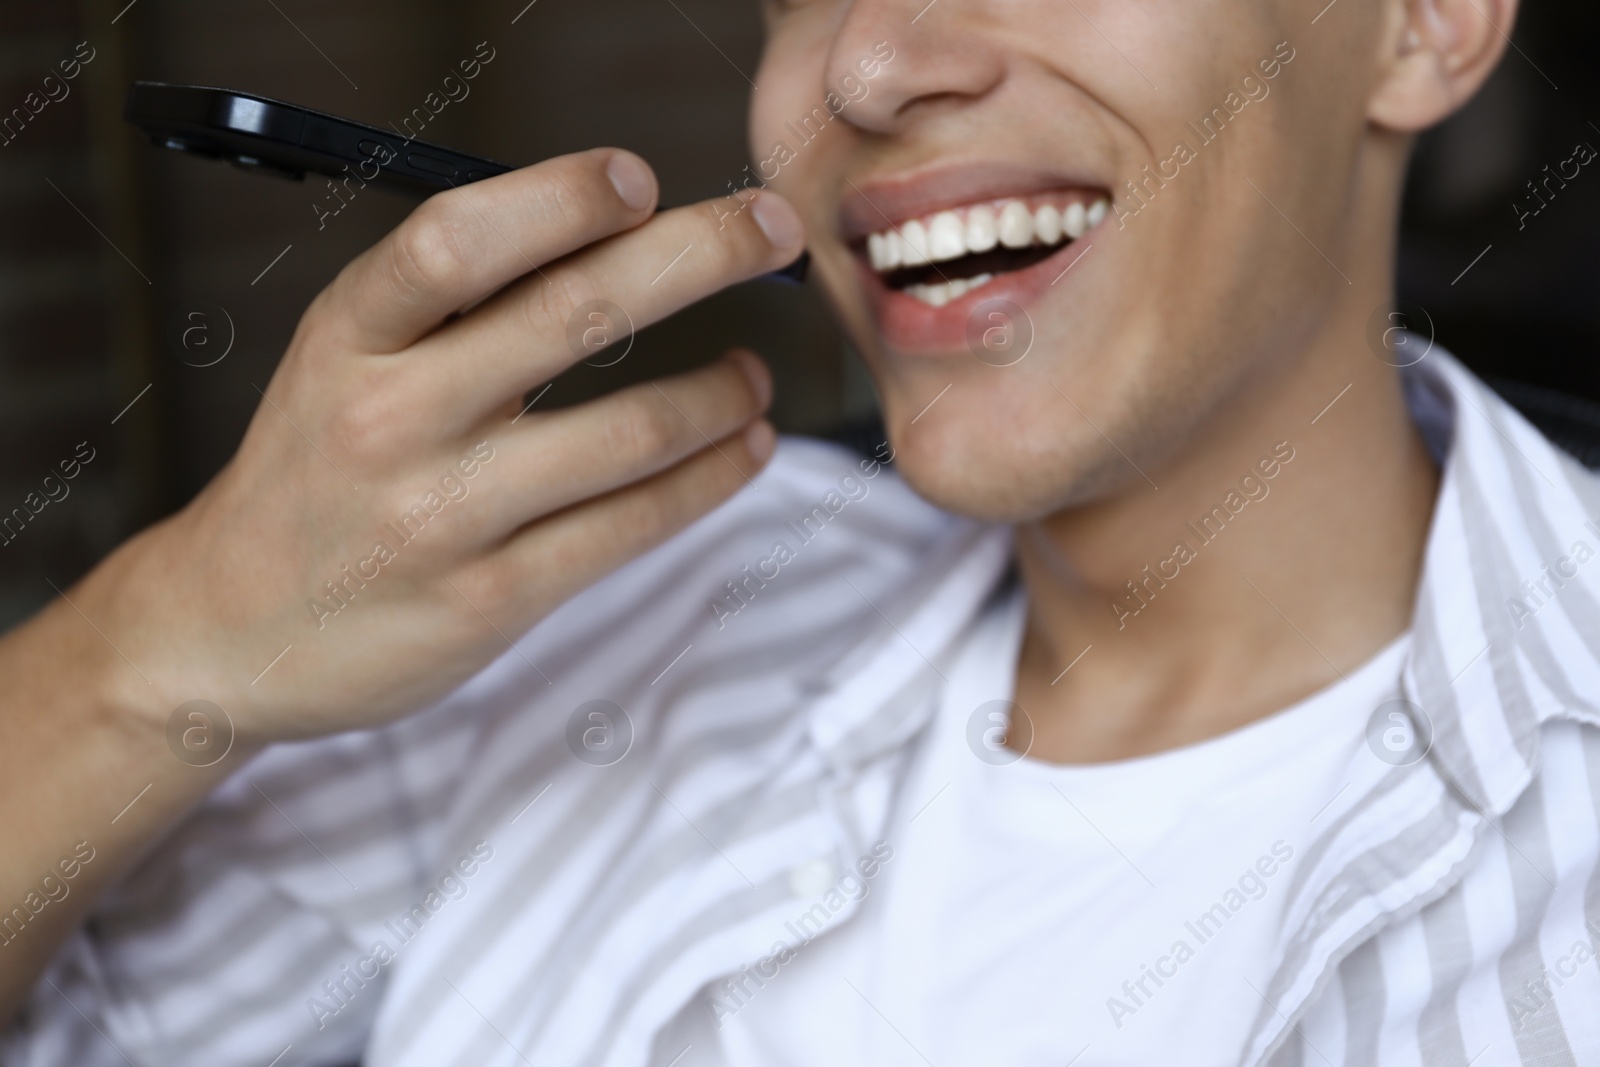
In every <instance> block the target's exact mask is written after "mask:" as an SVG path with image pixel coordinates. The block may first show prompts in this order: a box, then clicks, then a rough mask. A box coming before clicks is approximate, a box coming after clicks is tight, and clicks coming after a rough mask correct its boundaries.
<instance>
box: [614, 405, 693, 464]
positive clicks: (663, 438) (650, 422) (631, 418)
mask: <svg viewBox="0 0 1600 1067" xmlns="http://www.w3.org/2000/svg"><path fill="white" fill-rule="evenodd" d="M676 414H677V413H676V412H673V411H672V410H671V409H670V408H669V407H667V405H666V404H664V403H652V402H651V401H650V400H649V399H646V398H639V399H636V400H633V401H631V402H629V403H626V404H620V405H618V406H617V410H616V412H615V413H613V414H612V416H611V417H610V418H609V419H608V420H607V424H606V440H605V444H606V449H607V452H608V453H609V454H610V455H613V456H619V457H621V458H622V459H623V460H625V461H628V462H633V463H637V462H639V461H642V460H646V459H649V458H651V457H653V456H657V455H660V454H661V453H663V452H666V451H667V450H669V449H670V448H672V446H673V444H674V443H675V442H676V440H677V436H678V435H677V428H676V426H675V425H673V423H672V419H671V417H673V416H676Z"/></svg>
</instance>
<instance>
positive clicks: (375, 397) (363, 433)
mask: <svg viewBox="0 0 1600 1067" xmlns="http://www.w3.org/2000/svg"><path fill="white" fill-rule="evenodd" d="M407 421H408V420H407V419H406V418H405V414H404V412H403V411H402V410H401V404H400V402H399V398H398V397H397V396H396V395H395V393H394V391H393V390H391V389H388V388H384V387H381V386H378V385H375V384H370V383H367V384H364V386H363V387H362V388H358V389H355V390H352V391H351V392H350V393H349V395H347V396H345V397H343V398H342V399H340V400H339V401H338V403H337V406H336V407H335V408H334V411H333V414H332V415H331V416H330V418H329V425H328V443H329V447H330V448H331V449H332V450H333V451H335V452H336V453H337V454H338V455H340V456H342V457H345V458H348V459H351V460H355V461H357V462H358V463H362V464H365V463H366V462H368V461H372V460H376V459H381V458H382V457H384V456H388V455H392V454H393V452H394V449H395V446H396V445H397V444H398V443H399V442H398V441H397V436H398V431H397V427H401V426H404V425H406V423H407Z"/></svg>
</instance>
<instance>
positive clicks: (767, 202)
mask: <svg viewBox="0 0 1600 1067" xmlns="http://www.w3.org/2000/svg"><path fill="white" fill-rule="evenodd" d="M750 211H751V213H752V214H754V215H755V217H756V225H757V226H760V227H761V232H762V233H764V234H766V235H767V240H768V241H770V242H771V243H772V247H774V248H790V247H792V246H794V245H798V244H799V243H800V242H801V241H803V240H804V239H805V235H806V229H805V226H804V225H802V224H801V222H800V216H799V215H798V214H797V213H796V212H795V210H794V208H792V207H790V206H789V202H788V201H787V200H785V199H783V197H781V196H775V195H773V194H771V193H758V194H756V203H755V207H753V208H751V209H750Z"/></svg>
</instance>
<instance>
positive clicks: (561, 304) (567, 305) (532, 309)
mask: <svg viewBox="0 0 1600 1067" xmlns="http://www.w3.org/2000/svg"><path fill="white" fill-rule="evenodd" d="M599 296H600V286H599V284H598V283H597V281H596V280H595V277H594V275H592V274H591V273H590V272H589V271H588V270H586V269H585V268H583V267H582V266H579V265H578V264H577V263H568V264H565V265H564V266H562V267H561V269H559V270H552V271H545V272H543V277H541V278H540V280H539V281H538V282H536V283H535V284H534V290H533V297H532V299H530V300H527V301H524V303H523V305H522V306H523V313H524V314H525V315H526V317H527V318H526V322H525V323H524V325H525V326H526V327H527V328H528V329H529V330H530V331H532V332H533V334H534V335H535V336H538V335H541V334H543V333H545V332H546V331H548V330H549V329H551V327H552V326H554V327H556V328H563V329H564V328H565V325H566V323H567V321H568V320H569V319H570V318H572V315H573V313H574V312H575V311H577V310H578V309H579V308H580V307H582V306H583V305H584V304H587V303H589V302H590V301H592V300H595V299H597V298H598V297H599Z"/></svg>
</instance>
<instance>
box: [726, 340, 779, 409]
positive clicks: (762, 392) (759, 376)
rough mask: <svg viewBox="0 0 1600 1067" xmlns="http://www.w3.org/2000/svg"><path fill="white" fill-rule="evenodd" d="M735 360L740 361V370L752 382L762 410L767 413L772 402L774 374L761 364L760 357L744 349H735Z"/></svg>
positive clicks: (751, 384) (752, 387)
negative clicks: (768, 405)
mask: <svg viewBox="0 0 1600 1067" xmlns="http://www.w3.org/2000/svg"><path fill="white" fill-rule="evenodd" d="M733 358H734V359H736V360H738V362H739V369H740V370H742V371H744V376H745V377H746V378H748V379H749V380H750V388H751V389H753V390H755V394H756V399H757V401H758V402H759V404H760V405H761V410H763V411H765V410H766V408H767V404H769V403H770V402H771V401H772V374H771V372H770V371H768V370H767V365H766V364H765V363H763V362H761V357H760V356H758V355H756V354H755V353H754V352H750V351H747V350H745V349H743V348H736V349H734V351H733Z"/></svg>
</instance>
